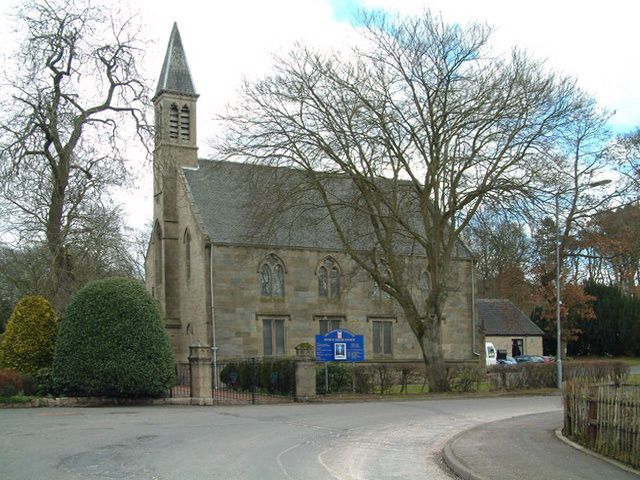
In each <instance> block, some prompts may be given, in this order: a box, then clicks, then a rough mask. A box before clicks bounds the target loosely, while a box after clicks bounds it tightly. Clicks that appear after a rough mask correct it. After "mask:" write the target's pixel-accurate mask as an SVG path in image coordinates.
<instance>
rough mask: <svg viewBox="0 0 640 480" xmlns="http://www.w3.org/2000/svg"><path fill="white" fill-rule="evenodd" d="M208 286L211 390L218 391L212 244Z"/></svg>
mask: <svg viewBox="0 0 640 480" xmlns="http://www.w3.org/2000/svg"><path fill="white" fill-rule="evenodd" d="M209 284H210V286H211V291H210V294H211V354H212V358H213V388H214V389H215V390H217V389H218V345H217V344H216V307H215V305H216V302H215V295H214V288H213V244H211V243H210V244H209Z"/></svg>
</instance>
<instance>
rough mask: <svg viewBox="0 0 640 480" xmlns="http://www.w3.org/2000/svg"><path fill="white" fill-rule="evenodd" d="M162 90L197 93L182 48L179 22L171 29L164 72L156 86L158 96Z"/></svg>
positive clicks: (163, 66) (161, 73) (163, 65)
mask: <svg viewBox="0 0 640 480" xmlns="http://www.w3.org/2000/svg"><path fill="white" fill-rule="evenodd" d="M161 92H173V93H180V94H183V95H193V96H196V95H197V94H196V89H195V87H194V86H193V80H192V79H191V72H190V71H189V65H188V64H187V56H186V55H185V53H184V48H182V39H181V38H180V32H179V31H178V24H177V23H174V24H173V29H172V30H171V37H169V45H168V46H167V53H166V54H165V57H164V63H163V64H162V72H160V79H159V80H158V87H157V88H156V93H155V94H156V96H157V95H158V94H159V93H161Z"/></svg>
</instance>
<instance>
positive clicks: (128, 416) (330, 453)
mask: <svg viewBox="0 0 640 480" xmlns="http://www.w3.org/2000/svg"><path fill="white" fill-rule="evenodd" d="M560 408H561V400H560V397H514V398H496V399H467V400H431V401H419V402H418V401H404V402H380V403H378V402H371V403H349V404H292V405H278V406H267V405H264V406H243V407H136V408H131V407H120V408H76V409H65V408H58V409H4V410H0V478H2V479H3V480H21V479H48V480H58V479H65V480H74V479H145V480H151V479H158V480H173V479H175V480H189V479H198V480H200V479H285V480H294V479H295V480H297V479H301V480H312V479H334V480H335V479H340V480H343V479H345V480H346V479H366V480H376V479H399V478H401V479H429V480H441V479H450V478H452V477H451V474H449V473H447V472H445V471H444V470H443V469H442V467H441V459H440V452H441V450H442V448H443V446H444V444H445V443H446V441H448V440H449V439H450V438H452V437H453V436H454V435H455V434H456V433H458V432H460V431H462V430H466V429H468V428H470V427H472V426H474V425H478V424H481V423H483V422H489V421H494V420H498V419H502V418H507V417H511V416H514V415H523V414H529V413H538V412H546V411H554V410H556V411H557V410H559V409H560Z"/></svg>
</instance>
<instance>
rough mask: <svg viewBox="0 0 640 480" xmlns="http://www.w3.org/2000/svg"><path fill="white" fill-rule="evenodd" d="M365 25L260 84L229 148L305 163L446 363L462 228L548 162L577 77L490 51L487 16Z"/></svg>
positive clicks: (287, 63)
mask: <svg viewBox="0 0 640 480" xmlns="http://www.w3.org/2000/svg"><path fill="white" fill-rule="evenodd" d="M361 23H362V26H361V32H362V34H363V36H364V41H363V42H362V43H361V44H360V45H361V46H359V47H354V48H353V50H352V51H350V52H349V53H348V54H346V55H341V54H339V53H333V54H322V53H319V52H315V51H312V50H310V49H307V48H303V47H299V48H297V49H295V50H294V51H293V52H291V53H290V54H289V55H288V56H286V57H284V58H279V59H278V60H277V65H276V71H275V73H274V74H273V75H271V76H268V77H266V78H264V79H263V80H261V81H259V82H256V83H247V84H246V85H245V86H244V89H243V97H242V101H241V102H240V103H239V105H237V106H236V108H235V109H231V110H230V111H229V113H228V114H227V115H225V117H224V118H223V119H224V120H225V121H226V125H227V126H228V128H229V134H228V136H227V139H226V141H225V142H224V145H223V147H222V150H223V152H224V153H226V154H227V155H228V156H237V157H239V158H243V159H245V160H246V159H250V160H253V161H256V162H261V163H269V164H275V165H283V166H289V167H293V168H295V169H297V170H298V171H302V172H304V175H299V178H303V179H304V188H308V189H310V190H311V191H313V192H315V195H317V197H318V198H319V199H320V200H321V203H322V206H323V208H324V209H325V211H326V212H328V216H329V218H330V219H331V221H332V223H333V226H334V228H335V230H336V232H337V234H338V236H339V238H340V239H341V241H342V244H343V246H344V249H345V251H346V252H347V253H348V254H349V255H350V256H351V258H352V259H353V260H354V261H355V262H356V263H357V264H358V265H359V266H360V267H361V268H362V269H363V270H365V271H366V272H368V273H369V274H370V275H371V276H372V277H373V278H374V279H375V280H376V282H377V283H378V284H379V285H380V287H381V289H382V290H384V291H385V292H387V293H388V294H390V295H391V296H393V297H394V298H395V300H396V301H397V303H398V305H399V306H400V308H401V309H402V311H403V313H404V317H405V318H406V320H407V322H408V323H409V325H410V327H411V329H412V331H413V332H414V334H415V336H416V338H417V340H418V343H419V345H420V347H421V349H422V354H423V357H424V360H425V363H426V364H427V365H436V366H437V365H438V364H440V363H441V362H442V361H443V355H442V347H441V325H442V320H443V311H444V307H445V302H446V298H447V288H448V279H449V275H450V274H451V271H452V264H453V262H454V261H455V257H456V255H457V254H458V253H459V248H460V243H459V239H460V233H461V232H462V230H463V229H464V228H465V227H467V225H468V224H469V222H470V221H471V219H472V218H473V217H474V215H475V213H476V211H477V210H478V208H480V206H481V205H483V203H485V202H487V201H489V200H498V199H500V198H505V197H507V196H509V195H510V194H511V193H512V192H515V191H518V190H522V189H523V185H524V184H526V183H527V182H528V181H530V180H531V178H532V176H534V175H536V174H537V173H538V170H539V169H540V168H541V166H542V165H541V163H542V162H543V161H544V160H545V158H546V153H547V152H548V151H549V149H550V144H551V142H552V140H553V136H554V132H555V131H556V129H557V127H558V126H559V125H561V124H563V122H566V120H567V115H568V113H570V111H571V110H572V108H574V104H573V97H574V85H573V83H572V82H571V81H568V80H564V79H558V78H556V77H555V76H554V75H552V74H549V73H546V72H545V71H544V70H543V68H542V67H541V66H540V65H539V64H538V63H536V62H533V61H531V60H529V59H528V58H527V57H526V56H525V55H523V54H521V53H519V52H517V51H514V52H513V54H512V55H511V56H510V57H509V58H508V59H498V58H493V57H491V56H490V54H489V51H488V40H489V36H490V35H489V34H490V31H489V29H488V28H487V27H485V26H482V25H477V24H471V25H469V26H466V27H462V26H459V25H447V24H445V23H443V21H442V20H441V19H439V18H436V17H434V16H432V15H431V14H430V13H425V14H423V15H422V16H420V17H414V18H406V19H392V18H389V17H387V16H385V15H382V14H370V15H365V17H364V18H363V20H362V22H361ZM337 178H339V179H340V182H345V183H348V185H349V187H348V188H346V187H345V188H338V187H337V186H336V182H337V180H336V179H337ZM336 190H337V191H336ZM347 192H348V193H347ZM290 198H294V199H295V198H296V197H295V195H293V196H291V197H290ZM354 219H357V220H356V221H354ZM416 263H420V264H421V265H422V267H423V268H425V269H426V270H427V272H428V274H429V278H430V284H431V285H430V287H431V288H430V289H429V290H428V294H427V295H426V296H421V295H419V294H418V295H417V294H416V289H414V288H412V287H413V286H414V285H415V283H416V282H415V281H414V277H413V274H412V272H413V271H414V270H413V269H412V268H410V267H411V265H415V264H416ZM441 370H442V369H438V368H435V369H433V371H436V372H437V371H441ZM438 380H439V379H438V378H437V375H434V376H432V379H431V387H432V388H438Z"/></svg>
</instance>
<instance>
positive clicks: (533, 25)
mask: <svg viewBox="0 0 640 480" xmlns="http://www.w3.org/2000/svg"><path fill="white" fill-rule="evenodd" d="M15 3H16V2H15V1H13V0H0V4H2V6H3V8H2V11H3V13H6V12H8V11H9V9H10V6H11V5H15ZM132 4H133V5H135V7H134V8H137V9H139V11H140V16H141V22H142V24H143V34H144V35H145V36H146V37H147V38H149V39H150V40H151V42H150V44H149V49H148V51H147V54H146V57H145V60H144V65H143V71H144V73H145V75H146V76H147V77H148V78H149V79H150V81H151V82H152V86H153V88H154V89H155V84H156V82H157V77H158V75H159V73H160V68H161V66H162V60H163V56H164V52H165V49H166V45H167V42H168V39H169V34H170V32H171V26H172V24H173V22H174V21H176V22H178V26H179V29H180V33H181V36H182V40H183V45H184V47H185V50H186V55H187V59H188V63H189V67H190V69H191V74H192V76H193V80H194V83H195V86H196V90H197V92H198V93H199V94H200V98H199V100H198V137H199V146H200V152H199V154H200V156H201V157H202V156H203V157H207V156H209V155H210V153H211V152H210V149H209V148H208V146H207V142H206V141H207V139H208V138H210V137H211V136H212V135H214V134H215V124H214V123H213V122H212V121H211V120H212V119H213V118H214V116H215V115H216V114H219V113H222V112H223V109H224V105H225V104H226V103H228V102H231V101H233V98H234V95H235V92H236V91H237V90H238V88H239V86H240V83H241V81H242V78H243V77H249V78H252V77H253V78H255V77H257V76H260V75H262V74H264V73H266V72H268V71H269V64H270V59H271V55H272V53H274V52H278V51H285V50H287V49H288V48H290V47H291V46H292V45H293V43H294V42H295V41H301V42H304V43H306V44H310V45H314V46H320V47H328V46H331V45H333V46H337V47H339V46H340V45H344V43H345V38H346V37H347V36H348V35H349V33H350V32H351V27H350V21H351V20H352V19H353V16H354V14H355V12H356V11H357V9H358V8H359V7H365V8H382V9H386V10H389V11H394V12H399V13H402V14H411V13H419V12H421V11H423V10H424V9H425V8H430V9H431V10H432V11H434V12H439V13H441V14H442V16H443V17H444V19H445V20H446V21H449V22H460V23H466V22H469V21H473V20H476V21H481V22H485V23H488V24H489V25H491V26H492V27H493V28H494V29H495V34H494V37H493V41H494V43H495V45H496V46H497V49H498V51H505V52H506V51H508V50H509V48H510V47H511V46H519V47H521V48H524V49H526V50H527V51H528V52H529V53H530V54H531V55H533V56H535V57H537V58H540V59H546V60H547V62H548V65H549V66H551V67H552V68H553V69H555V70H557V71H560V72H561V73H564V74H567V75H571V76H574V77H576V78H577V80H578V84H579V85H580V86H581V87H582V88H583V89H584V90H586V91H588V92H590V93H591V94H593V95H594V96H595V97H596V98H597V99H598V101H599V102H600V104H601V106H603V107H606V108H608V109H611V110H615V111H616V114H615V116H614V117H613V118H612V127H613V128H614V130H615V131H617V132H624V131H627V130H630V129H631V128H632V127H634V126H638V125H640V81H639V77H640V75H639V74H640V56H639V55H638V33H637V32H638V27H637V24H638V22H639V19H640V2H639V1H637V0H608V1H606V2H604V1H573V0H537V1H529V2H521V1H515V0H504V1H502V0H430V1H426V0H231V1H223V0H209V1H207V2H205V1H201V0H200V1H196V0H171V1H168V0H138V1H136V2H135V3H134V2H132ZM0 22H2V23H0V32H8V25H7V23H6V17H5V18H3V19H2V20H0ZM3 36H4V34H3ZM5 38H6V37H5ZM6 48H7V43H6V42H5V43H4V47H0V50H5V51H6ZM150 188H151V182H150V181H143V182H142V183H141V184H140V194H141V195H142V196H143V197H144V199H143V200H142V201H141V203H140V202H136V203H138V205H141V204H144V205H145V208H139V209H137V210H136V211H135V214H134V215H133V217H132V221H133V223H135V224H140V223H141V222H142V221H143V219H145V218H147V217H149V218H150V216H151V208H152V202H151V192H150V191H149V190H150ZM131 210H132V211H133V210H134V209H131Z"/></svg>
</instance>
